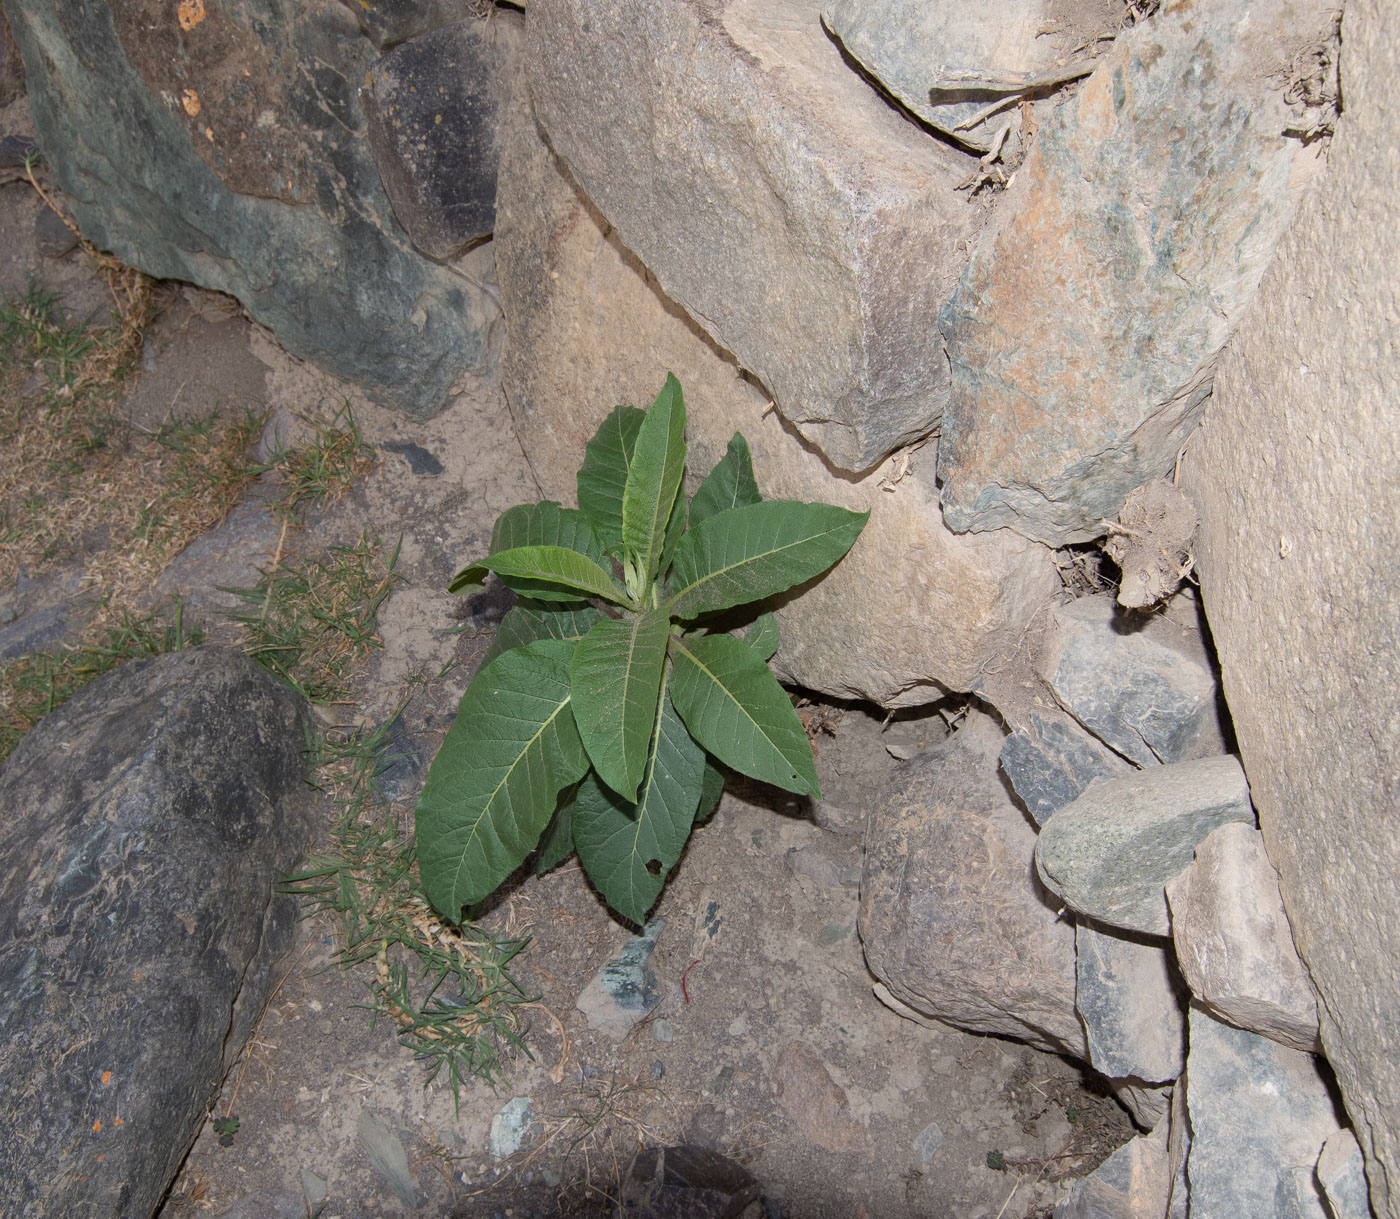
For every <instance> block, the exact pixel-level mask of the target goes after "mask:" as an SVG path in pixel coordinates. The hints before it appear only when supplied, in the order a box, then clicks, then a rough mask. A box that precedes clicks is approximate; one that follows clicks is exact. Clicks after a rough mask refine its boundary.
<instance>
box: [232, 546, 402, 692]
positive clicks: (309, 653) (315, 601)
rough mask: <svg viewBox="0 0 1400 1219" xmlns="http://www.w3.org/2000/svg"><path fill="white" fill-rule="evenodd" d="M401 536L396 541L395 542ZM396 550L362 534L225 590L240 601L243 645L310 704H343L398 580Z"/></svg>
mask: <svg viewBox="0 0 1400 1219" xmlns="http://www.w3.org/2000/svg"><path fill="white" fill-rule="evenodd" d="M400 541H402V539H400ZM398 558H399V547H398V545H397V544H396V545H395V546H394V548H393V550H391V551H389V552H387V553H386V552H385V550H384V547H383V545H382V544H381V543H380V541H379V539H378V538H371V537H370V536H369V535H368V534H364V533H362V534H361V535H360V540H359V541H358V542H356V543H355V545H353V546H336V547H333V548H332V549H331V550H330V551H329V552H328V553H327V554H326V555H324V556H313V557H310V558H305V559H300V560H293V561H287V562H279V563H277V564H276V565H274V566H272V567H270V568H269V569H267V570H266V571H264V572H263V573H262V575H261V576H260V577H259V579H258V581H257V583H256V584H254V585H252V586H251V587H250V588H225V589H223V591H224V592H229V593H233V594H234V595H235V596H236V597H237V598H238V599H239V601H240V602H242V605H241V607H240V608H238V609H235V610H232V611H230V612H229V615H228V616H229V617H230V618H232V619H233V620H234V621H235V622H238V623H241V624H242V626H243V628H244V632H245V639H244V643H243V650H244V651H245V652H247V653H248V655H249V656H251V657H252V658H253V659H254V660H256V661H257V662H258V663H259V664H260V665H262V666H263V667H264V668H265V669H267V670H268V671H269V672H271V673H273V674H274V675H275V676H277V677H279V678H281V679H282V680H283V681H285V682H286V683H287V684H288V685H289V686H291V687H292V688H293V689H295V690H298V691H300V693H301V694H302V695H304V696H305V697H306V698H307V699H308V700H310V701H311V702H313V703H321V704H329V703H337V702H345V701H347V700H348V699H349V697H350V689H349V684H348V683H349V680H350V675H351V670H352V668H353V666H354V664H355V662H356V661H357V660H359V659H360V658H362V657H364V656H366V655H368V654H369V652H370V651H371V650H372V649H374V648H377V647H379V646H380V639H379V635H378V633H377V632H378V620H377V615H378V613H379V607H380V606H381V605H383V603H384V600H385V598H387V597H388V595H389V593H390V591H391V590H392V588H393V586H394V582H395V580H396V579H397V577H396V575H395V570H394V569H395V566H396V565H397V563H398Z"/></svg>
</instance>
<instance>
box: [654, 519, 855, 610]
mask: <svg viewBox="0 0 1400 1219" xmlns="http://www.w3.org/2000/svg"><path fill="white" fill-rule="evenodd" d="M869 517H870V513H869V512H849V511H847V510H846V509H845V508H837V507H836V506H835V505H833V504H801V503H797V502H795V501H793V500H771V501H766V502H764V503H761V504H747V505H745V506H744V507H742V508H727V509H725V510H724V511H723V512H718V513H716V514H715V515H714V516H712V517H709V518H708V519H707V520H704V521H701V522H700V524H698V525H696V526H695V527H694V528H692V529H691V530H690V532H689V533H687V534H686V535H685V537H683V538H682V539H681V544H680V545H679V546H678V547H677V548H676V560H675V563H674V564H672V572H671V590H672V592H671V602H670V611H671V614H672V616H673V617H676V618H680V619H689V618H695V617H698V616H699V615H700V614H707V613H710V612H711V611H713V610H722V609H728V608H729V607H730V606H733V605H747V604H748V603H749V602H750V601H761V600H762V599H763V598H765V597H771V596H773V595H774V594H775V593H780V592H784V591H785V590H787V589H789V588H791V587H792V586H793V585H794V584H801V583H802V582H803V581H804V580H810V579H812V578H813V577H815V576H819V575H821V574H822V572H824V571H825V570H826V569H827V568H828V567H830V566H831V565H832V564H833V563H835V562H836V560H837V559H839V558H840V557H841V556H842V555H844V554H845V553H846V551H848V550H849V549H850V548H851V544H852V543H853V542H854V541H855V540H856V538H857V537H859V536H860V531H861V530H862V529H864V528H865V522H866V521H867V520H868V519H869Z"/></svg>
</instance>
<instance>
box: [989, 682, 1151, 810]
mask: <svg viewBox="0 0 1400 1219" xmlns="http://www.w3.org/2000/svg"><path fill="white" fill-rule="evenodd" d="M1001 768H1002V770H1004V771H1005V772H1006V777H1007V778H1008V779H1010V780H1011V786H1012V787H1013V788H1014V789H1015V791H1016V795H1017V796H1018V797H1019V798H1020V800H1021V803H1022V804H1024V805H1025V806H1026V811H1027V812H1028V813H1030V815H1031V818H1032V819H1033V820H1034V821H1035V823H1036V825H1044V824H1045V822H1046V821H1047V820H1048V819H1049V817H1050V814H1051V813H1054V812H1057V811H1058V810H1060V809H1062V808H1064V806H1065V805H1066V804H1069V803H1071V802H1073V801H1074V800H1075V799H1076V798H1078V797H1079V796H1081V795H1082V794H1083V793H1084V792H1085V791H1087V790H1088V788H1089V787H1090V786H1091V785H1092V784H1093V783H1094V782H1095V781H1096V780H1100V779H1113V778H1118V777H1120V776H1122V775H1125V774H1128V773H1129V772H1130V771H1131V770H1132V767H1131V766H1129V765H1128V763H1127V762H1125V761H1124V760H1123V759H1122V758H1120V757H1118V755H1117V754H1115V753H1114V752H1113V751H1112V750H1110V749H1107V748H1105V747H1104V745H1102V744H1101V743H1100V742H1099V741H1097V740H1095V739H1094V738H1093V737H1091V736H1090V735H1089V734H1088V733H1086V732H1085V731H1084V730H1083V729H1082V728H1081V727H1079V725H1078V724H1077V723H1075V721H1074V720H1073V719H1072V718H1071V717H1070V716H1068V715H1066V714H1064V712H1062V711H1054V710H1051V709H1049V708H1045V709H1043V710H1039V711H1033V712H1031V713H1030V715H1029V716H1028V719H1027V723H1026V724H1025V726H1024V727H1021V728H1018V729H1017V731H1015V732H1013V733H1012V734H1011V735H1010V736H1009V737H1007V738H1006V740H1005V742H1004V743H1003V744H1002V747H1001Z"/></svg>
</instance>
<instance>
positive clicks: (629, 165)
mask: <svg viewBox="0 0 1400 1219" xmlns="http://www.w3.org/2000/svg"><path fill="white" fill-rule="evenodd" d="M529 12H530V15H529V20H528V21H527V22H526V45H525V59H526V62H527V64H528V71H529V77H530V86H531V89H532V92H533V94H534V98H535V107H536V112H537V114H538V117H539V120H540V124H541V126H542V127H543V129H544V131H545V132H546V134H547V135H548V137H549V141H550V143H551V145H552V146H553V148H554V150H555V151H556V152H557V153H558V154H559V156H560V157H561V158H562V160H563V161H564V163H565V164H566V165H567V166H568V168H569V170H570V172H571V173H572V174H573V176H574V177H575V178H576V179H577V181H578V183H579V185H580V186H581V187H582V188H583V190H584V192H585V193H586V194H587V196H588V198H589V199H590V200H591V201H592V202H593V203H594V204H595V205H596V206H597V208H598V211H599V212H601V213H602V215H603V216H604V217H606V218H607V222H608V223H609V224H610V225H612V226H614V227H615V228H616V229H617V232H618V235H619V237H620V238H621V240H622V242H623V243H624V244H625V245H626V247H627V248H628V249H629V250H632V251H634V252H635V253H636V255H637V256H638V257H639V258H640V259H641V261H642V263H643V264H644V265H645V266H646V268H647V270H648V271H649V272H650V273H651V274H652V275H654V276H655V277H656V281H657V283H658V284H659V285H660V287H661V289H662V291H664V292H665V293H666V295H667V296H668V297H670V298H671V299H672V300H674V301H676V302H677V303H678V304H679V305H680V306H681V307H682V308H684V309H685V310H686V311H687V312H688V313H690V314H691V316H693V317H694V318H695V319H696V320H697V321H698V322H699V323H700V325H701V326H703V327H704V329H705V330H706V332H707V333H708V334H709V335H710V336H711V337H712V338H713V339H714V340H715V342H717V343H718V344H720V345H721V346H722V347H724V348H725V349H726V350H728V351H730V352H733V353H734V356H735V358H736V359H737V360H738V362H739V364H740V365H741V366H743V367H744V368H746V369H748V370H749V371H751V372H753V373H754V374H755V375H757V376H758V377H759V379H760V380H762V382H763V383H764V385H766V386H767V387H768V389H769V391H770V392H771V394H772V395H773V399H774V401H775V402H776V403H777V408H778V410H779V411H780V412H781V413H782V414H783V415H784V416H785V417H786V418H787V419H788V420H789V421H790V422H791V423H792V424H793V425H794V426H795V427H796V428H797V429H798V431H799V432H800V433H801V434H802V436H803V437H805V439H806V440H808V441H809V442H810V443H812V444H814V445H815V446H816V447H817V448H818V449H820V450H821V452H822V453H823V454H825V455H826V457H827V458H829V459H830V460H831V462H832V463H833V464H834V465H836V466H838V467H839V468H841V469H843V470H847V471H853V472H861V471H866V470H868V469H870V468H871V467H872V466H874V465H875V464H877V463H878V462H879V461H880V460H881V459H882V458H883V457H885V456H886V455H887V454H889V453H890V452H891V451H892V450H894V449H896V448H898V447H900V446H901V445H904V444H907V443H908V442H909V441H911V440H915V439H918V438H919V437H921V436H926V435H928V433H929V432H930V431H932V430H933V429H934V427H935V426H936V425H937V423H938V420H939V417H940V416H941V415H942V413H943V408H944V404H945V402H946V400H947V395H948V371H947V361H946V359H945V357H944V355H943V352H942V350H941V347H940V344H939V342H938V334H937V317H938V310H939V307H940V306H941V305H942V303H943V301H944V300H946V299H947V296H948V294H949V292H950V291H951V290H952V288H953V285H954V284H955V282H956V280H957V276H958V274H959V272H960V271H961V269H962V263H963V259H964V255H963V254H962V253H961V252H960V250H961V249H963V248H965V246H963V244H962V243H964V242H965V241H966V240H967V239H969V238H970V237H971V236H972V234H973V231H974V229H975V228H976V227H977V226H978V225H979V224H980V223H981V213H980V209H979V208H977V207H976V206H975V205H972V204H969V202H968V200H967V198H966V197H965V196H964V195H961V194H958V193H956V191H955V188H956V186H957V184H958V182H959V181H960V180H962V179H963V178H964V177H966V175H967V172H968V167H969V166H972V165H976V160H975V158H973V157H971V156H968V155H965V154H962V153H959V152H957V151H955V150H954V149H952V148H951V147H949V146H947V145H946V144H943V143H940V142H939V141H937V140H933V139H931V138H929V137H928V136H927V135H925V134H924V133H923V132H922V131H920V129H919V128H918V127H916V126H915V125H913V124H911V123H910V122H908V121H907V120H906V119H905V118H903V117H902V116H901V115H899V114H898V113H896V112H895V111H894V110H893V109H891V108H890V107H889V106H888V105H887V104H886V103H885V102H884V101H883V100H882V99H881V98H880V97H879V96H878V95H877V94H876V93H875V91H874V90H872V89H871V88H870V87H869V86H868V85H867V84H866V83H865V82H864V81H863V80H861V78H860V77H859V76H857V75H856V74H855V73H854V72H852V71H850V70H849V69H848V68H847V67H846V65H845V64H844V62H843V61H842V58H841V53H840V50H839V49H838V47H837V46H836V45H835V44H834V43H833V42H832V41H831V40H830V39H828V38H827V36H826V34H825V33H824V31H823V30H822V26H821V21H820V9H819V6H818V5H817V4H812V3H803V2H802V0H736V2H734V3H729V4H724V5H716V4H712V3H710V2H709V0H622V2H620V3H612V4H606V5H599V4H596V3H592V2H591V0H538V2H535V0H532V2H531V4H530V10H529Z"/></svg>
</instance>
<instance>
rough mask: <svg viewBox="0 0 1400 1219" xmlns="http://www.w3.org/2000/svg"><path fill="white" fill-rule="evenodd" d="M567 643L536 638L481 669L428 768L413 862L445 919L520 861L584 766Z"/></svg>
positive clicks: (489, 888) (484, 894)
mask: <svg viewBox="0 0 1400 1219" xmlns="http://www.w3.org/2000/svg"><path fill="white" fill-rule="evenodd" d="M575 646H576V645H575V644H573V643H569V642H566V641H564V640H560V639H542V640H540V641H539V642H537V643H532V644H530V645H528V646H527V647H523V648H517V649H515V650H514V651H511V652H506V653H505V654H504V655H502V656H500V657H498V658H497V659H496V660H495V661H493V662H492V663H491V664H490V665H488V666H487V667H486V668H484V669H482V670H481V672H479V673H478V674H477V675H476V677H475V678H474V679H473V681H472V683H471V685H470V686H468V687H467V692H466V694H464V695H463V696H462V703H461V706H460V707H459V708H458V711H457V718H456V720H454V721H453V724H452V727H451V729H449V731H448V733H447V739H446V740H444V741H443V743H442V748H441V749H440V750H439V751H438V755H437V757H436V758H434V759H433V764H432V766H431V767H430V768H429V770H428V780H427V783H426V784H425V785H424V787H423V794H422V795H421V796H420V797H419V799H418V808H417V814H416V821H417V843H418V870H419V873H420V875H421V877H422V881H423V891H424V893H425V894H426V895H427V898H428V900H429V901H430V902H432V904H433V905H434V906H435V907H436V908H437V910H438V911H439V912H440V913H442V914H444V915H446V916H447V917H448V918H449V919H451V920H452V921H453V922H456V921H457V920H458V919H459V918H460V917H461V913H462V907H463V906H470V905H472V904H473V903H475V902H479V901H481V900H482V899H483V898H484V897H487V896H488V895H489V894H491V893H492V892H493V891H494V890H495V889H496V888H497V887H498V886H499V885H500V884H501V882H502V881H504V880H505V879H506V877H507V876H509V875H510V874H511V873H512V872H513V871H515V869H516V868H517V867H519V866H520V863H521V861H522V860H523V859H524V858H525V856H526V855H528V854H529V853H530V851H531V850H532V849H533V848H534V846H535V844H536V843H537V842H538V841H539V838H540V835H541V833H543V831H544V829H545V826H547V825H548V824H549V820H550V818H551V817H552V816H553V815H554V810H555V807H556V805H557V802H558V798H559V792H560V791H561V790H562V789H563V788H565V787H568V786H569V784H571V783H576V782H577V781H578V780H579V779H580V778H582V777H583V774H584V772H585V771H586V770H587V769H588V756H587V754H585V753H584V750H583V742H582V741H581V740H580V739H579V735H578V729H577V728H576V727H575V725H574V715H573V709H572V706H571V698H570V694H569V660H570V658H571V657H572V656H573V652H574V648H575Z"/></svg>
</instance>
